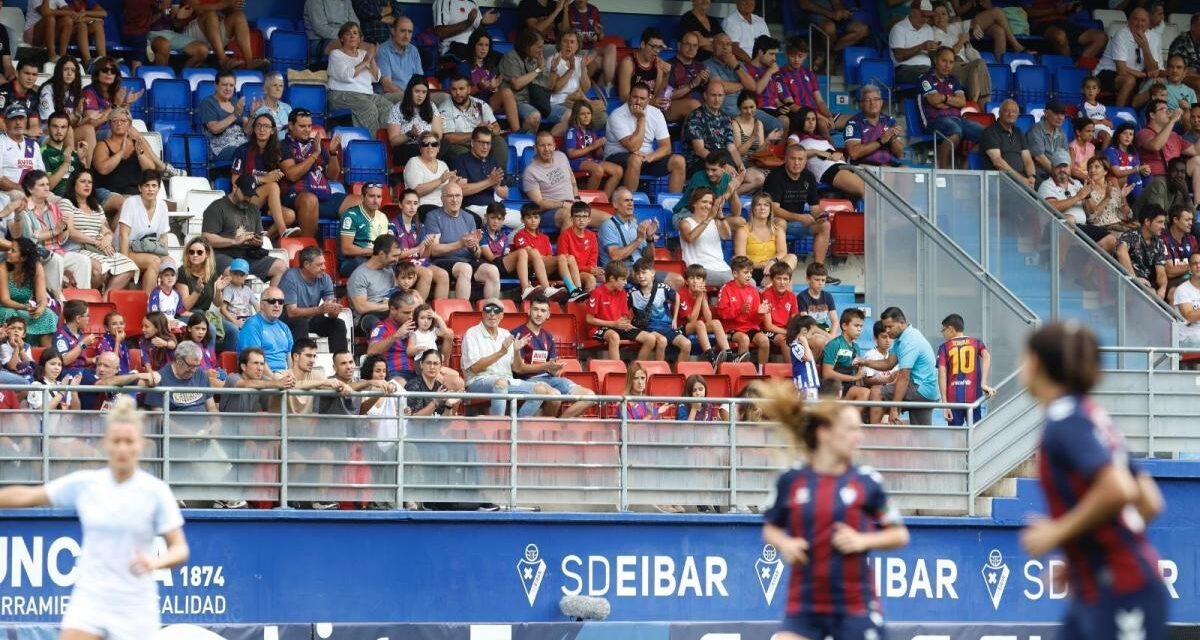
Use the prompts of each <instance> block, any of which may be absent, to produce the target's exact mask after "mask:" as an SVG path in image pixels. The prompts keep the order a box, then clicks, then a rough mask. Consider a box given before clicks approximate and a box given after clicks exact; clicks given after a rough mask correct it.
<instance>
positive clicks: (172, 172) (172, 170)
mask: <svg viewBox="0 0 1200 640" xmlns="http://www.w3.org/2000/svg"><path fill="white" fill-rule="evenodd" d="M166 165H167V168H166V170H164V171H163V174H164V175H166V176H167V177H168V178H179V177H182V176H186V175H187V172H186V171H184V170H183V169H180V168H178V167H176V166H175V165H173V164H171V163H170V162H168V163H166Z"/></svg>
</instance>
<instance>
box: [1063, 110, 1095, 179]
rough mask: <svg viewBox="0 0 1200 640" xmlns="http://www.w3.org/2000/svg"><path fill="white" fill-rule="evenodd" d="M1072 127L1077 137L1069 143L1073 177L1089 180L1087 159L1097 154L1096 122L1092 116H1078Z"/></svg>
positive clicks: (1068, 150)
mask: <svg viewBox="0 0 1200 640" xmlns="http://www.w3.org/2000/svg"><path fill="white" fill-rule="evenodd" d="M1071 127H1072V128H1073V129H1074V130H1075V139H1074V140H1072V141H1071V142H1070V143H1069V144H1068V145H1067V152H1068V153H1070V154H1071V177H1072V178H1075V179H1076V180H1087V179H1088V172H1087V161H1088V159H1089V158H1091V157H1092V156H1094V155H1096V143H1095V142H1094V141H1093V137H1094V135H1095V133H1096V124H1095V123H1094V122H1092V119H1091V118H1088V117H1086V116H1078V117H1076V118H1075V120H1073V121H1072V122H1071Z"/></svg>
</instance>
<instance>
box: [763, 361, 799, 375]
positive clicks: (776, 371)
mask: <svg viewBox="0 0 1200 640" xmlns="http://www.w3.org/2000/svg"><path fill="white" fill-rule="evenodd" d="M763 376H765V377H767V378H785V379H786V378H791V377H792V365H790V364H788V363H786V362H768V363H767V364H765V365H763Z"/></svg>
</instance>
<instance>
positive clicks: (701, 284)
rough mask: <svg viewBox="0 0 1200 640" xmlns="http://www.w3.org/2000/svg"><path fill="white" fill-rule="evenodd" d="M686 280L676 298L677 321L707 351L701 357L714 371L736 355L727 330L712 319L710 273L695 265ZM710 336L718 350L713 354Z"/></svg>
mask: <svg viewBox="0 0 1200 640" xmlns="http://www.w3.org/2000/svg"><path fill="white" fill-rule="evenodd" d="M683 277H684V280H685V281H686V282H687V286H685V287H683V288H682V289H680V290H679V292H678V293H677V294H676V296H675V299H676V300H678V302H677V304H678V305H679V311H678V312H677V313H676V319H677V322H678V324H679V325H681V328H682V329H683V333H684V335H687V336H692V335H695V336H696V343H697V344H699V345H700V348H701V349H703V350H704V353H703V354H702V356H701V357H703V358H704V359H705V360H708V361H709V362H711V363H713V368H714V369H715V368H716V367H719V366H721V363H722V362H728V361H729V360H730V359H731V358H732V357H733V353H731V352H730V351H729V340H728V339H727V338H726V337H725V327H723V326H721V321H720V320H717V319H714V318H713V315H712V308H710V307H709V306H708V290H707V288H706V282H707V280H708V271H707V270H705V268H704V266H703V265H698V264H692V265H688V268H687V270H686V271H684V272H683ZM710 333H711V334H713V337H714V338H716V341H717V348H718V349H719V351H713V348H712V342H711V341H710V340H709V339H708V334H710Z"/></svg>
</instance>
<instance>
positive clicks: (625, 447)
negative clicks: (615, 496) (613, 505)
mask: <svg viewBox="0 0 1200 640" xmlns="http://www.w3.org/2000/svg"><path fill="white" fill-rule="evenodd" d="M624 405H625V401H624V400H622V401H621V403H620V404H619V405H618V406H619V407H621V406H624ZM618 415H619V416H620V418H621V504H619V505H617V507H618V509H619V510H620V511H628V510H629V417H628V415H626V412H625V411H623V410H621V411H619V412H618Z"/></svg>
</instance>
